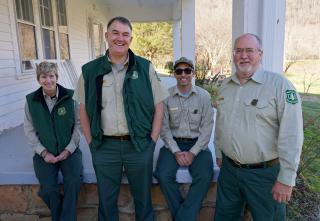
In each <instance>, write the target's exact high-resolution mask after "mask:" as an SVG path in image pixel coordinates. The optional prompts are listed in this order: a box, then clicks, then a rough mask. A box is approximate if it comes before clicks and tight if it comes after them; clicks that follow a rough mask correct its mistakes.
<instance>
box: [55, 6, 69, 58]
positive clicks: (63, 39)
mask: <svg viewBox="0 0 320 221" xmlns="http://www.w3.org/2000/svg"><path fill="white" fill-rule="evenodd" d="M57 13H58V32H59V42H60V56H61V59H65V60H69V59H70V50H69V34H68V25H67V10H66V3H65V0H57Z"/></svg>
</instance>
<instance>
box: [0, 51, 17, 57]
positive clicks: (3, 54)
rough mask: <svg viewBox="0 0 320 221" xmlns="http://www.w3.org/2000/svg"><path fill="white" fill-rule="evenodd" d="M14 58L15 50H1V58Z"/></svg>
mask: <svg viewBox="0 0 320 221" xmlns="http://www.w3.org/2000/svg"><path fill="white" fill-rule="evenodd" d="M13 58H14V54H13V51H8V50H0V59H13Z"/></svg>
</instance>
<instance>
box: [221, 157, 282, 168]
mask: <svg viewBox="0 0 320 221" xmlns="http://www.w3.org/2000/svg"><path fill="white" fill-rule="evenodd" d="M225 157H226V158H227V159H228V161H229V162H230V163H231V164H232V165H233V166H235V167H238V168H246V169H261V168H268V167H271V166H273V165H275V164H278V163H279V158H276V159H273V160H268V161H264V162H261V163H250V164H241V163H240V162H238V161H235V160H233V159H230V158H229V157H227V156H225Z"/></svg>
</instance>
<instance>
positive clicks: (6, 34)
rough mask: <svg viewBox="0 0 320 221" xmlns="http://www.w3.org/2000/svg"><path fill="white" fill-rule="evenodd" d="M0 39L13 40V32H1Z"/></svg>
mask: <svg viewBox="0 0 320 221" xmlns="http://www.w3.org/2000/svg"><path fill="white" fill-rule="evenodd" d="M0 41H12V39H11V34H10V33H9V32H0Z"/></svg>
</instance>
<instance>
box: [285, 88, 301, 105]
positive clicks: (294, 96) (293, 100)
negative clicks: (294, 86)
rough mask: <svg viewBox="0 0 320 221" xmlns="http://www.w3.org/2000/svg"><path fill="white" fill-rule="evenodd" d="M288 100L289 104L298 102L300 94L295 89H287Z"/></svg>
mask: <svg viewBox="0 0 320 221" xmlns="http://www.w3.org/2000/svg"><path fill="white" fill-rule="evenodd" d="M286 101H287V102H288V103H289V104H296V103H298V96H297V93H296V91H295V90H286Z"/></svg>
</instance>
